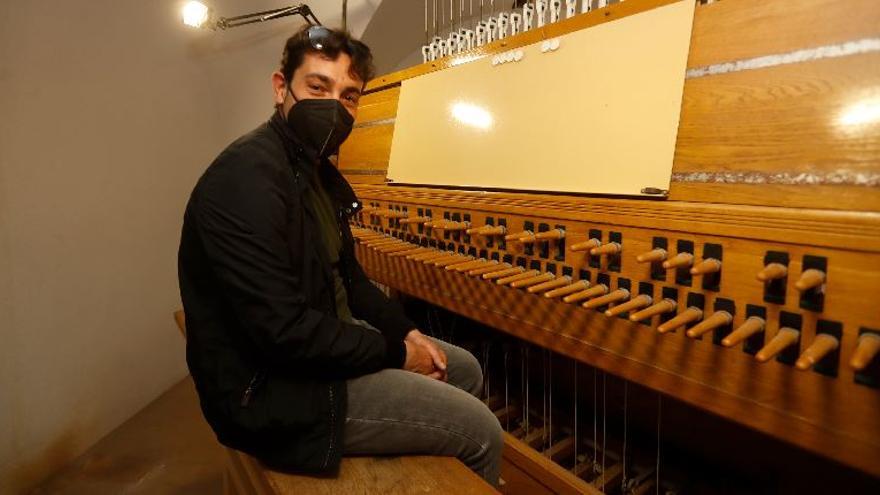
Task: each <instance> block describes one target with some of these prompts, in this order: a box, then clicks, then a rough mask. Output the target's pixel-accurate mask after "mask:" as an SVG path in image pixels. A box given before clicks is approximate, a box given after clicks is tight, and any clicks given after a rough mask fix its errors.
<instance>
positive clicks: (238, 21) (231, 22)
mask: <svg viewBox="0 0 880 495" xmlns="http://www.w3.org/2000/svg"><path fill="white" fill-rule="evenodd" d="M291 15H300V16H302V18H303V19H305V21H306V22H307V23H309V24H316V25H318V26H320V25H321V21H319V20H318V18H317V17H315V14H314V12H312V9H310V8H309V6H308V5H306V4H299V5H292V6H290V7H282V8H280V9H273V10H264V11H262V12H254V13H252V14H244V15H237V16H234V17H221V18H220V19H218V20H217V27H218V28H220V29H228V28H234V27H238V26H244V25H245V24H254V23H257V22H266V21H271V20H272V19H279V18H281V17H287V16H291ZM310 16H311V18H309V17H310Z"/></svg>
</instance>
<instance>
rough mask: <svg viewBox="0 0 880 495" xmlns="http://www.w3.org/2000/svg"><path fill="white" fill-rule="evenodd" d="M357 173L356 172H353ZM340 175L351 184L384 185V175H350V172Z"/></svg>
mask: <svg viewBox="0 0 880 495" xmlns="http://www.w3.org/2000/svg"><path fill="white" fill-rule="evenodd" d="M354 172H358V171H354ZM342 175H343V176H345V179H346V180H347V181H348V182H349V183H351V184H384V183H385V174H382V175H373V174H359V173H352V172H351V171H348V172H346V171H343V172H342Z"/></svg>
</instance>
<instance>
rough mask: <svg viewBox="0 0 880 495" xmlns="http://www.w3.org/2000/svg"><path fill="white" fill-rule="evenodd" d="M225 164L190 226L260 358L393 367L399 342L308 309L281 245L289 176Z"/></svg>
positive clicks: (210, 180)
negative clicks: (192, 225) (256, 348)
mask: <svg viewBox="0 0 880 495" xmlns="http://www.w3.org/2000/svg"><path fill="white" fill-rule="evenodd" d="M221 159H223V157H221ZM227 161H228V162H231V163H229V164H228V166H223V167H217V169H215V170H214V171H212V174H211V175H210V176H206V177H205V180H204V183H203V186H204V187H203V191H202V194H200V195H199V197H198V205H197V208H196V209H195V217H196V218H194V221H195V222H196V224H197V229H198V232H199V236H200V239H201V242H202V244H203V247H204V250H205V253H206V255H207V257H208V258H209V261H210V265H211V267H212V271H213V272H214V275H215V276H216V279H217V281H218V283H219V284H220V286H221V290H222V292H223V293H224V295H225V298H226V301H227V302H228V304H229V305H230V306H231V309H232V310H233V312H234V313H235V315H236V316H237V317H238V320H239V324H240V325H241V327H242V328H244V329H245V330H246V331H247V332H248V334H249V335H250V336H251V338H252V339H253V341H254V342H255V344H256V345H257V347H258V348H259V349H260V350H261V352H262V354H263V355H264V356H265V357H266V358H267V360H269V361H270V363H271V364H272V365H273V366H275V367H281V368H285V367H291V368H292V367H295V368H302V367H303V366H306V367H311V366H314V368H316V369H331V370H332V371H333V373H334V375H348V376H356V375H361V374H366V373H370V372H373V371H376V370H378V369H381V368H383V367H400V366H401V365H402V363H403V360H404V357H405V356H404V354H405V349H404V347H403V345H402V344H401V342H399V341H397V340H396V339H393V338H390V337H389V336H387V335H380V334H378V333H376V332H375V331H373V330H370V329H367V328H363V327H361V326H358V325H353V324H349V323H346V322H343V321H341V320H339V319H337V318H335V317H334V316H333V315H332V314H327V313H325V312H321V311H318V310H315V309H313V308H311V307H309V306H308V304H307V300H308V299H307V297H306V295H305V292H304V291H305V290H306V289H305V288H304V287H302V283H301V280H300V279H299V278H298V277H297V276H296V275H295V273H296V271H295V270H294V269H293V264H292V260H291V259H290V258H291V256H290V250H289V248H288V244H287V237H288V232H287V201H290V198H289V197H287V196H288V195H289V194H290V193H289V192H288V191H290V190H291V188H292V184H291V180H290V177H288V176H286V175H285V174H284V173H283V172H279V171H278V170H276V169H275V167H272V166H271V165H269V164H262V163H250V164H248V163H247V162H246V161H245V160H242V158H241V157H227Z"/></svg>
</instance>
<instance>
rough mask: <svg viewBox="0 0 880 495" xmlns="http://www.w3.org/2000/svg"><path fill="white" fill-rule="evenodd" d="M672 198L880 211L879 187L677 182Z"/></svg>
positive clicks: (719, 202)
mask: <svg viewBox="0 0 880 495" xmlns="http://www.w3.org/2000/svg"><path fill="white" fill-rule="evenodd" d="M669 199H670V200H671V201H691V202H698V203H718V204H731V205H778V206H782V207H789V208H827V209H834V210H863V211H865V212H876V211H880V192H878V191H877V189H876V188H867V187H859V186H813V185H799V186H790V185H779V184H712V183H699V182H698V183H686V182H673V183H672V185H671V186H670V188H669Z"/></svg>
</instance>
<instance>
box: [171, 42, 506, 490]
mask: <svg viewBox="0 0 880 495" xmlns="http://www.w3.org/2000/svg"><path fill="white" fill-rule="evenodd" d="M372 71H373V69H372V55H371V54H370V51H369V49H368V48H367V47H366V46H365V45H364V44H362V43H360V42H359V41H356V40H354V39H352V38H350V37H349V35H348V34H347V33H342V32H338V31H333V30H329V29H327V28H324V27H320V26H317V27H311V28H308V29H303V30H301V31H300V32H298V33H297V34H295V35H293V36H292V37H291V38H290V39H289V40H287V43H286V46H285V49H284V56H283V60H282V64H281V68H280V69H279V71H277V72H275V73H274V74H272V86H273V91H274V102H275V113H274V115H272V117H271V119H270V120H269V122H267V123H266V124H264V125H262V126H260V127H259V128H257V129H256V130H254V131H252V132H251V133H249V134H247V135H245V136H243V137H241V138H239V139H238V140H237V141H235V142H234V143H233V144H231V145H230V146H229V147H228V148H227V149H226V150H224V151H223V152H222V153H221V154H220V156H218V157H217V159H216V160H215V161H214V163H212V164H211V166H210V167H209V168H208V169H207V171H206V172H205V173H204V175H203V176H202V177H201V179H199V181H198V184H197V185H196V187H195V189H194V190H193V193H192V196H191V198H190V201H189V203H188V205H187V208H186V213H185V217H184V225H183V232H182V237H181V244H180V252H179V277H180V291H181V296H182V298H183V304H184V309H185V311H186V324H187V330H188V334H187V363H188V365H189V368H190V371H191V373H192V376H193V380H194V381H195V384H196V388H197V390H198V393H199V397H200V400H201V406H202V411H203V413H204V414H205V418H206V419H207V420H208V422H209V423H210V424H211V426H212V428H213V429H214V431H215V433H216V434H217V437H218V439H219V440H220V442H222V443H223V444H225V445H228V446H230V447H233V448H236V449H239V450H242V451H245V452H248V453H250V454H252V455H254V456H256V457H258V458H259V459H261V460H262V461H263V462H264V463H266V464H268V465H270V466H273V467H276V468H282V469H294V470H301V471H311V472H326V471H332V470H334V469H335V468H336V467H337V466H338V465H339V460H340V457H341V456H342V455H343V454H432V455H452V456H456V457H458V458H459V459H461V460H462V461H463V462H464V463H466V464H467V465H468V466H469V467H471V469H473V470H474V471H475V472H477V473H478V474H480V475H481V476H482V477H483V478H484V479H486V480H487V481H488V482H490V483H491V484H493V485H497V483H498V471H499V460H500V453H501V446H502V441H501V428H500V425H499V423H498V421H497V419H496V418H495V416H494V415H493V414H492V413H491V412H490V411H489V410H488V409H487V408H486V406H485V405H484V404H483V403H482V402H481V401H479V400H478V399H477V398H476V397H475V395H476V394H477V393H478V391H479V389H480V387H481V383H482V375H481V373H480V368H479V365H478V363H477V361H476V359H474V357H473V356H472V355H471V354H469V353H468V352H467V351H464V350H462V349H460V348H458V347H455V346H452V345H450V344H447V343H444V342H441V341H438V340H434V339H431V338H429V337H426V336H424V335H423V334H421V332H419V331H418V329H416V327H415V325H414V324H413V323H412V322H411V321H410V320H409V319H407V317H406V316H405V315H404V314H403V311H402V309H401V308H400V307H399V305H398V304H396V303H395V302H393V301H391V300H389V299H387V298H386V297H385V296H384V295H383V294H382V292H381V291H379V290H378V289H377V288H376V287H374V286H373V285H372V284H371V283H370V282H369V280H368V279H367V277H366V276H365V275H364V272H363V270H362V269H361V267H360V265H359V264H358V262H357V260H356V259H355V257H354V249H353V241H352V236H351V231H350V230H349V227H348V217H349V216H350V215H352V214H354V213H356V211H357V210H359V209H360V207H361V206H360V203H359V202H358V200H357V198H356V197H355V195H354V192H353V191H352V189H351V187H350V186H349V184H348V183H347V182H346V181H345V179H344V178H343V177H342V175H341V174H340V173H339V172H338V171H337V170H336V168H335V167H334V166H333V165H332V164H331V163H330V162H329V161H328V159H327V158H328V157H329V156H331V155H333V154H335V153H336V151H337V149H338V147H339V145H340V144H341V143H342V142H343V141H344V140H345V138H346V137H347V136H348V134H349V132H350V131H351V128H352V124H353V122H354V117H355V114H356V113H357V104H358V98H359V97H360V94H361V91H362V89H363V87H364V84H365V82H366V81H368V80H369V79H370V78H371V77H372Z"/></svg>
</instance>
